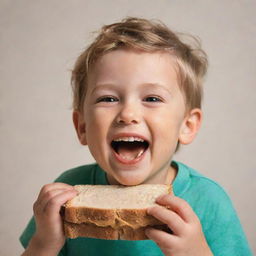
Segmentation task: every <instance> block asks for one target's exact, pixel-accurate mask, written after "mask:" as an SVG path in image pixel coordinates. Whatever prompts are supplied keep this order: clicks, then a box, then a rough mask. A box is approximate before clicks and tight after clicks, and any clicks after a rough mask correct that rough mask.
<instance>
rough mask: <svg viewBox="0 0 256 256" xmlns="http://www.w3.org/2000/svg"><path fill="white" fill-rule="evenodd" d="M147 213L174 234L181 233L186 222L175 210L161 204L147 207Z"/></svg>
mask: <svg viewBox="0 0 256 256" xmlns="http://www.w3.org/2000/svg"><path fill="white" fill-rule="evenodd" d="M147 212H148V214H150V215H152V216H154V217H155V218H157V219H158V220H160V221H161V222H163V223H164V224H167V226H168V227H169V228H170V229H171V230H172V232H173V233H174V234H175V235H178V236H179V235H181V234H182V231H184V227H185V225H186V223H185V222H184V221H183V219H182V218H181V217H180V216H179V215H178V214H177V213H175V212H173V211H170V210H168V209H166V208H164V207H161V206H154V207H151V208H149V209H148V211H147Z"/></svg>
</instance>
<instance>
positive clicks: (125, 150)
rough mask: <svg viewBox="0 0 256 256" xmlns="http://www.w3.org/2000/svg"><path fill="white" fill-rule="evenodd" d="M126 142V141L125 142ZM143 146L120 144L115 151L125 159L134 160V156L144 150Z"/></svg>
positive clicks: (139, 154) (137, 155)
mask: <svg viewBox="0 0 256 256" xmlns="http://www.w3.org/2000/svg"><path fill="white" fill-rule="evenodd" d="M127 144H128V143H127ZM144 150H145V148H144V147H143V145H140V146H138V145H136V147H134V145H132V143H131V145H129V144H128V145H126V146H120V147H119V148H118V150H117V153H118V154H119V155H120V156H121V157H122V158H124V159H126V160H134V159H135V158H137V157H139V156H141V155H142V154H143V152H144Z"/></svg>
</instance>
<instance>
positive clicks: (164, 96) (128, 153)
mask: <svg viewBox="0 0 256 256" xmlns="http://www.w3.org/2000/svg"><path fill="white" fill-rule="evenodd" d="M198 111H199V110H198ZM75 115H76V118H74V120H75V119H76V120H75V121H74V122H75V126H76V129H77V132H78V136H79V139H80V141H81V143H82V144H84V145H86V144H87V145H88V147H89V149H90V151H91V153H92V155H93V157H94V158H95V160H96V161H97V163H98V164H99V165H100V166H101V168H103V169H104V170H105V171H106V172H107V175H108V179H109V181H110V183H112V184H114V183H120V184H124V185H136V184H141V183H164V181H165V178H166V175H167V172H168V170H171V167H170V162H171V159H172V156H173V154H174V152H175V149H176V146H177V143H178V141H180V142H181V143H184V144H187V143H190V142H191V139H190V140H189V141H187V140H186V137H184V136H185V135H184V134H188V133H189V132H190V130H189V129H190V126H191V125H190V124H188V120H189V118H191V116H189V117H188V116H187V115H185V101H184V98H183V95H182V92H181V91H180V89H179V85H178V82H177V77H176V72H175V69H174V64H173V63H172V57H171V55H170V54H168V53H159V52H157V53H145V52H139V51H133V50H116V51H112V52H109V53H107V54H105V55H104V56H103V57H101V58H100V59H99V60H98V61H97V62H96V64H95V66H94V67H93V72H92V73H91V74H90V77H89V81H88V88H87V94H86V97H85V102H84V107H83V112H82V113H76V114H75ZM197 116H198V114H197ZM128 141H130V142H128Z"/></svg>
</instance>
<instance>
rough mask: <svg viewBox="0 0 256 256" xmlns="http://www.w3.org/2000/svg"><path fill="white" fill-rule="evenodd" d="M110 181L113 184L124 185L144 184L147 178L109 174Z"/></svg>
mask: <svg viewBox="0 0 256 256" xmlns="http://www.w3.org/2000/svg"><path fill="white" fill-rule="evenodd" d="M108 182H109V184H111V185H123V186H136V185H140V184H143V183H144V182H145V180H144V179H143V178H139V177H116V178H114V177H112V176H111V177H110V176H109V175H108Z"/></svg>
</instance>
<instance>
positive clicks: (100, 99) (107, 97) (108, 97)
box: [97, 96, 118, 103]
mask: <svg viewBox="0 0 256 256" xmlns="http://www.w3.org/2000/svg"><path fill="white" fill-rule="evenodd" d="M115 101H118V99H117V98H115V97H112V96H104V97H100V98H99V99H97V103H99V102H115Z"/></svg>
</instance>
